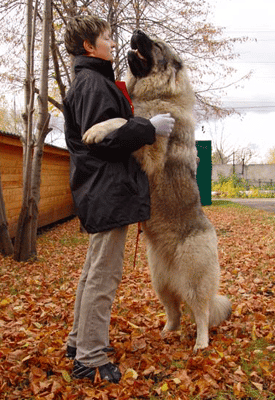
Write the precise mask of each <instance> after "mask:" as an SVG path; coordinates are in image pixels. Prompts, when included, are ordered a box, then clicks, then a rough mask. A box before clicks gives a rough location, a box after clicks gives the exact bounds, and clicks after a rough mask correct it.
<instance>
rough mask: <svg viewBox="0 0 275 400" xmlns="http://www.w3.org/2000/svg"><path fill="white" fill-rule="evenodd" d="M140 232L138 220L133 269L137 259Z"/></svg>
mask: <svg viewBox="0 0 275 400" xmlns="http://www.w3.org/2000/svg"><path fill="white" fill-rule="evenodd" d="M141 232H142V228H141V223H140V222H138V232H137V238H136V248H135V256H134V269H135V268H136V259H137V251H138V243H139V238H140V234H141Z"/></svg>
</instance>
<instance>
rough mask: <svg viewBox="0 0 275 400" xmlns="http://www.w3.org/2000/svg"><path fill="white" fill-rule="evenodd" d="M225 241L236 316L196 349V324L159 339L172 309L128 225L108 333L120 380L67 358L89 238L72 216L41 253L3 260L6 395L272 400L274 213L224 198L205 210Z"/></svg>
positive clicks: (2, 376) (185, 320) (1, 383)
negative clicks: (78, 369)
mask: <svg viewBox="0 0 275 400" xmlns="http://www.w3.org/2000/svg"><path fill="white" fill-rule="evenodd" d="M205 210H206V213H207V215H208V216H209V218H210V219H211V221H212V222H213V224H214V225H215V227H216V229H217V234H218V238H219V256H220V264H221V270H222V273H221V292H223V293H225V294H227V295H228V296H229V297H230V298H231V301H232V304H233V312H232V316H231V319H230V320H228V321H226V322H225V323H223V324H222V325H221V326H219V327H216V328H213V329H211V331H210V346H209V348H207V349H205V350H204V351H199V352H198V353H197V354H193V352H192V348H193V346H194V341H195V335H196V330H195V325H194V324H193V322H192V321H191V319H190V317H189V315H188V314H186V313H183V317H182V325H181V328H182V331H181V332H180V333H179V332H175V333H170V334H168V335H167V336H166V337H165V338H164V339H162V338H161V335H160V333H161V330H162V328H163V326H164V324H165V314H164V312H163V308H162V306H161V304H160V303H159V301H158V299H157V296H156V294H155V293H154V291H153V289H152V287H151V281H150V274H149V270H148V265H147V260H146V250H145V245H144V243H143V240H141V241H140V244H139V251H138V256H137V261H136V267H135V269H134V268H133V258H134V250H135V241H136V232H137V227H136V226H132V227H130V228H129V236H128V240H127V245H126V250H125V267H124V275H123V280H122V283H121V285H120V287H119V290H118V292H117V296H116V300H115V303H114V306H113V312H112V318H111V326H110V338H111V345H112V346H114V347H115V350H116V353H115V355H114V357H113V361H114V362H116V363H119V364H120V369H121V372H122V373H123V377H122V380H121V382H120V383H119V384H118V385H114V384H108V383H106V382H104V381H103V382H100V379H99V380H98V383H96V384H94V385H92V384H91V383H90V382H89V381H88V380H74V379H72V378H71V370H72V361H70V360H68V359H66V358H65V347H66V339H67V335H68V332H69V330H70V329H71V326H72V321H73V306H74V297H75V290H76V286H77V283H78V278H79V275H80V272H81V268H82V265H83V263H84V260H85V255H86V249H87V245H88V237H87V235H85V234H82V233H80V231H79V224H78V221H77V220H76V219H75V220H72V221H69V222H66V223H64V224H62V225H59V226H56V227H54V228H53V229H52V230H49V231H47V232H45V233H44V234H43V235H41V236H40V237H39V239H38V246H37V247H38V256H39V258H38V260H37V261H33V262H29V263H17V262H15V261H14V260H12V259H11V258H1V259H0V265H1V267H0V268H1V280H0V293H1V298H0V332H1V334H0V358H1V364H0V398H1V399H8V400H18V399H28V400H30V399H35V400H42V399H43V400H52V399H53V400H55V399H57V400H67V399H68V400H74V399H77V400H92V399H93V400H97V399H98V400H107V399H120V400H126V399H127V400H136V399H156V398H159V399H172V398H173V399H178V400H189V399H190V400H191V399H194V398H196V399H214V398H218V396H221V397H219V398H222V399H230V400H231V399H240V398H242V399H244V400H247V399H254V398H255V399H270V400H271V399H273V398H274V397H272V396H273V393H274V392H275V383H274V382H275V341H274V340H275V339H274V335H275V331H274V326H275V324H274V315H275V314H274V313H275V301H274V288H275V265H274V259H275V240H274V237H275V218H274V217H273V215H270V214H267V213H265V212H262V211H257V210H251V209H248V208H241V207H238V206H235V205H234V206H232V207H223V206H222V205H220V206H216V205H213V206H211V207H206V208H205Z"/></svg>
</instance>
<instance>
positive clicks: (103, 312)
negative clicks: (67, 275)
mask: <svg viewBox="0 0 275 400" xmlns="http://www.w3.org/2000/svg"><path fill="white" fill-rule="evenodd" d="M127 230H128V227H127V226H125V227H122V228H117V229H113V230H111V231H106V232H100V233H95V234H91V235H90V241H89V248H88V251H87V256H86V261H85V264H84V266H83V270H82V274H81V276H80V280H79V283H78V287H77V292H76V299H75V306H74V323H73V329H72V331H71V332H70V333H69V337H68V343H67V344H68V345H69V346H72V347H76V348H77V352H76V359H77V360H78V361H80V362H81V363H82V364H84V365H85V366H90V367H100V366H101V365H104V364H107V363H108V362H109V360H108V357H107V355H106V353H105V352H104V351H102V349H104V348H105V347H107V346H108V345H109V325H110V318H111V307H112V304H113V301H114V297H115V294H116V290H117V287H118V285H119V283H120V281H121V278H122V270H123V257H124V248H125V241H126V235H127Z"/></svg>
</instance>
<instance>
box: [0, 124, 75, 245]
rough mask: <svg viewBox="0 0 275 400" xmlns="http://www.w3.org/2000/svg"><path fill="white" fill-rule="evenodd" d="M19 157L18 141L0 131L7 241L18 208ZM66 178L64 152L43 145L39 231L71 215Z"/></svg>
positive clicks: (67, 179) (0, 159) (0, 162)
mask: <svg viewBox="0 0 275 400" xmlns="http://www.w3.org/2000/svg"><path fill="white" fill-rule="evenodd" d="M22 153H23V149H22V144H21V142H20V138H19V137H18V136H16V135H13V134H8V133H5V132H2V131H0V172H1V180H2V189H3V196H4V201H5V206H6V213H7V220H8V224H9V231H10V235H11V237H14V236H15V232H16V225H17V220H18V216H19V213H20V209H21V204H22ZM69 176H70V157H69V153H68V151H67V150H65V149H61V148H58V147H55V146H51V145H45V146H44V153H43V161H42V174H41V192H40V193H41V200H40V203H39V220H38V225H39V227H42V226H46V225H48V224H51V223H53V222H57V221H59V220H61V219H63V218H66V217H69V216H71V215H74V207H73V201H72V197H71V191H70V186H69Z"/></svg>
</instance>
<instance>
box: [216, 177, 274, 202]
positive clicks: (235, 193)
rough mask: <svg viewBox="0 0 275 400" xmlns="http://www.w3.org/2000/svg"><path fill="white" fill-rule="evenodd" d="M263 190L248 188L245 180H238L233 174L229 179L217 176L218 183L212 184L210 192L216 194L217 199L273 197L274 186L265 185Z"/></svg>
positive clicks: (253, 187)
mask: <svg viewBox="0 0 275 400" xmlns="http://www.w3.org/2000/svg"><path fill="white" fill-rule="evenodd" d="M263 189H264V190H261V189H260V188H258V187H255V186H250V185H249V184H248V182H247V181H246V180H245V179H241V178H239V177H238V176H237V175H236V174H235V173H234V174H232V175H231V176H229V177H225V176H223V175H219V180H218V182H212V192H216V196H217V197H228V198H232V197H249V198H259V197H262V198H263V197H265V198H266V197H269V198H274V197H275V187H274V185H266V186H265V187H264V188H263Z"/></svg>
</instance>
